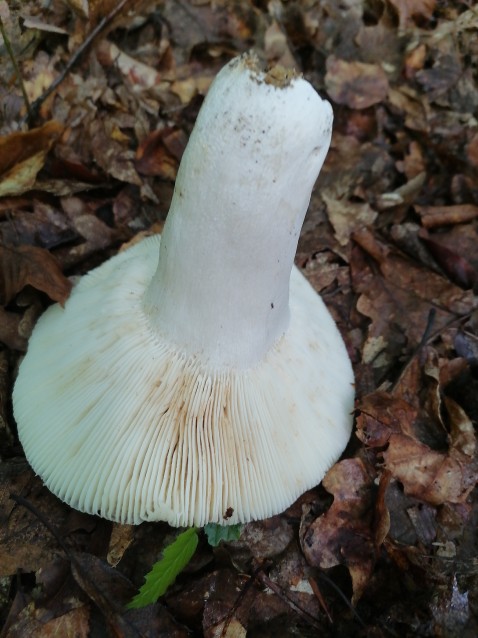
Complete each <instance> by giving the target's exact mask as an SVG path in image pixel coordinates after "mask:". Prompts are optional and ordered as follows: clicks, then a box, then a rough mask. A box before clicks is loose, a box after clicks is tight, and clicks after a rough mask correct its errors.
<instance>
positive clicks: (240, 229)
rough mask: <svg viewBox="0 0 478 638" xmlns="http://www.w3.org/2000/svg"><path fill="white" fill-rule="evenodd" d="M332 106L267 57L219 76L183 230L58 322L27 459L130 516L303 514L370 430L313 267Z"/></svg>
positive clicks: (38, 331)
mask: <svg viewBox="0 0 478 638" xmlns="http://www.w3.org/2000/svg"><path fill="white" fill-rule="evenodd" d="M331 126H332V110H331V107H330V105H329V103H328V102H326V101H324V100H322V99H321V98H320V97H319V96H318V95H317V93H316V92H315V91H314V89H313V88H312V86H311V85H310V84H309V83H308V82H306V81H305V80H303V79H302V78H300V77H296V76H294V75H292V76H291V75H290V74H287V73H285V72H283V71H281V70H280V69H274V70H273V71H272V72H269V73H264V72H262V71H260V70H259V68H258V66H257V63H256V60H255V58H254V57H253V56H251V55H244V56H241V57H239V58H236V59H234V60H232V62H230V63H229V64H228V65H227V66H226V67H225V68H224V69H223V70H222V71H221V72H220V73H219V75H218V76H217V78H216V79H215V81H214V82H213V84H212V86H211V88H210V90H209V93H208V95H207V97H206V100H205V102H204V105H203V107H202V109H201V112H200V114H199V116H198V119H197V122H196V126H195V128H194V130H193V132H192V135H191V138H190V141H189V144H188V147H187V149H186V151H185V154H184V157H183V160H182V162H181V167H180V170H179V173H178V177H177V182H176V188H175V193H174V197H173V201H172V204H171V209H170V212H169V215H168V219H167V222H166V225H165V229H164V234H163V236H162V238H161V239H160V237H159V236H155V237H151V238H148V239H145V240H143V241H142V242H140V243H138V244H137V245H135V246H133V247H132V248H129V249H128V250H126V251H124V252H122V253H120V254H118V255H117V256H115V257H113V258H112V259H110V260H109V261H107V262H106V263H104V264H103V265H102V266H100V267H99V268H96V269H95V270H93V271H92V272H91V273H89V274H88V275H86V276H85V277H83V278H82V279H81V280H80V282H79V283H78V285H77V286H76V287H75V288H74V289H73V292H72V294H71V297H70V298H69V300H68V301H67V303H66V305H65V307H64V308H62V307H60V306H59V305H55V306H52V307H51V308H49V309H48V310H47V311H46V312H45V314H44V315H43V316H42V317H41V318H40V320H39V321H38V324H37V325H36V327H35V330H34V332H33V335H32V337H31V339H30V343H29V348H28V352H27V354H26V356H25V358H24V360H23V362H22V364H21V366H20V371H19V375H18V379H17V381H16V385H15V389H14V394H13V401H14V411H15V417H16V420H17V422H18V432H19V436H20V440H21V442H22V444H23V447H24V449H25V453H26V456H27V458H28V460H29V462H30V463H31V465H32V467H33V469H34V470H35V472H37V473H38V474H39V475H40V476H41V478H42V479H43V481H44V482H45V483H46V485H47V486H48V488H49V489H50V490H51V491H52V492H53V493H54V494H56V495H57V496H58V497H59V498H61V499H62V500H64V501H66V502H67V503H69V504H70V505H71V506H72V507H74V508H76V509H79V510H81V511H84V512H89V513H97V514H99V515H101V516H104V517H105V518H108V519H112V520H115V521H120V522H123V523H140V522H141V521H156V520H164V521H167V522H168V523H170V524H172V525H176V526H187V525H197V526H202V525H204V524H205V523H208V522H216V523H223V524H224V523H237V522H246V521H250V520H254V519H260V518H265V517H268V516H271V515H273V514H276V513H278V512H281V511H283V510H284V509H285V508H286V507H287V506H288V505H290V504H291V503H292V502H293V501H294V500H295V499H296V498H297V497H298V496H299V495H300V494H301V493H303V492H304V491H305V490H307V489H308V488H310V487H313V486H314V485H316V484H318V483H319V482H320V481H321V479H322V477H323V475H324V474H325V472H326V471H327V469H328V468H329V467H330V466H331V465H332V464H333V463H334V462H335V461H336V460H337V458H338V457H339V456H340V454H341V453H342V451H343V449H344V447H345V445H346V444H347V441H348V439H349V436H350V431H351V424H352V418H351V412H352V409H353V397H354V390H353V374H352V370H351V366H350V362H349V358H348V356H347V352H346V350H345V347H344V344H343V342H342V339H341V337H340V335H339V332H338V330H337V328H336V326H335V324H334V322H333V320H332V318H331V317H330V315H329V313H328V311H327V309H326V308H325V306H324V304H323V302H322V300H321V299H320V297H319V296H318V295H317V294H316V293H315V291H314V290H313V289H312V287H311V286H310V285H309V283H308V282H307V281H306V279H305V278H304V277H303V276H302V274H301V273H300V272H299V271H298V270H297V269H296V268H295V266H293V259H294V254H295V250H296V247H297V241H298V237H299V232H300V228H301V225H302V222H303V219H304V215H305V212H306V209H307V206H308V203H309V200H310V194H311V190H312V187H313V184H314V182H315V180H316V177H317V175H318V173H319V171H320V168H321V166H322V163H323V161H324V158H325V155H326V153H327V150H328V147H329V142H330V135H331Z"/></svg>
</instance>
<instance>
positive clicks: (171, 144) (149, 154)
mask: <svg viewBox="0 0 478 638" xmlns="http://www.w3.org/2000/svg"><path fill="white" fill-rule="evenodd" d="M186 144H187V136H186V134H185V133H184V131H182V130H181V129H173V128H170V127H168V128H165V129H162V130H158V131H153V132H152V133H150V134H149V135H148V136H147V137H145V139H144V140H143V141H142V142H141V144H140V145H139V146H138V149H137V151H136V160H135V167H136V170H137V171H138V173H140V174H141V175H157V176H158V177H162V178H163V179H170V180H174V179H176V173H177V172H178V167H179V161H180V159H181V157H182V154H183V152H184V149H185V148H186Z"/></svg>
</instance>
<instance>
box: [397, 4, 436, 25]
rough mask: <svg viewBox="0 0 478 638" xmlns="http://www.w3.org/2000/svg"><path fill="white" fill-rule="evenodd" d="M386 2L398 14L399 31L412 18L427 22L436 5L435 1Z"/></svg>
mask: <svg viewBox="0 0 478 638" xmlns="http://www.w3.org/2000/svg"><path fill="white" fill-rule="evenodd" d="M388 2H389V3H390V4H391V5H392V6H393V7H394V8H395V9H396V11H397V13H398V16H399V20H400V28H401V29H404V28H405V27H406V26H407V25H408V23H409V22H410V20H412V19H413V18H414V17H422V18H426V19H428V20H429V19H430V18H431V17H432V15H433V10H434V9H435V5H436V0H388Z"/></svg>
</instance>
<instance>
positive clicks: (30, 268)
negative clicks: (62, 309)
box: [0, 246, 72, 305]
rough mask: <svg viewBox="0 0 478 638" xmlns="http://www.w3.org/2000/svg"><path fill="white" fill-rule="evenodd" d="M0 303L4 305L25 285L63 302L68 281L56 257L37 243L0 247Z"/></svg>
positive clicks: (68, 292) (66, 295)
mask: <svg viewBox="0 0 478 638" xmlns="http://www.w3.org/2000/svg"><path fill="white" fill-rule="evenodd" d="M0 265H1V268H0V302H1V303H4V304H7V303H8V302H9V301H11V300H12V299H13V297H14V296H15V295H16V294H17V293H18V292H20V290H21V289H22V288H24V287H25V286H26V285H30V286H33V288H36V289H37V290H41V291H42V292H45V293H46V294H47V295H48V296H49V297H50V299H53V301H58V302H59V303H61V304H62V305H63V304H64V303H65V301H66V300H67V299H68V295H69V294H70V291H71V286H72V284H71V282H70V281H69V280H68V279H67V278H66V277H65V276H64V274H63V273H62V272H61V270H60V267H59V266H58V263H57V261H56V259H55V258H54V257H53V255H52V254H51V253H49V252H48V251H47V250H45V249H44V248H38V247H36V246H19V247H18V248H15V247H7V246H0Z"/></svg>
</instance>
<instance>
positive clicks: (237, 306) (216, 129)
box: [145, 55, 332, 368]
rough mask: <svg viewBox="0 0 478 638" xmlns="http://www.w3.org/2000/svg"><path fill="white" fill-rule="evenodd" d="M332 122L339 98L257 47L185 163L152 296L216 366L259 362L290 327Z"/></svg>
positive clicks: (218, 98) (230, 71)
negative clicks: (333, 102)
mask: <svg viewBox="0 0 478 638" xmlns="http://www.w3.org/2000/svg"><path fill="white" fill-rule="evenodd" d="M276 75H277V74H276ZM274 77H275V76H274ZM331 127H332V109H331V107H330V104H329V103H328V102H326V101H325V100H322V99H321V98H320V97H319V96H318V94H317V93H316V92H315V91H314V89H313V88H312V86H311V85H310V84H308V83H307V82H306V81H305V80H303V79H301V78H300V77H293V78H292V79H291V80H290V81H289V80H287V81H283V82H280V81H275V82H272V81H271V79H270V75H268V74H266V73H264V72H262V71H260V70H259V68H258V66H257V63H256V61H255V59H254V58H253V57H252V56H250V55H244V56H241V57H240V58H236V59H234V60H233V61H232V62H231V63H230V64H228V65H227V66H226V67H225V68H224V69H223V70H222V71H221V72H220V73H219V75H218V76H217V78H216V79H215V81H214V83H213V85H212V86H211V89H210V91H209V93H208V95H207V97H206V100H205V103H204V105H203V108H202V109H201V112H200V114H199V116H198V119H197V122H196V125H195V127H194V130H193V132H192V134H191V137H190V140H189V144H188V146H187V149H186V151H185V154H184V156H183V159H182V162H181V167H180V170H179V173H178V177H177V181H176V188H175V192H174V197H173V201H172V205H171V208H170V211H169V214H168V219H167V222H166V225H165V228H164V232H163V236H162V240H161V251H160V256H159V265H158V269H157V271H156V274H155V276H154V278H153V281H152V283H151V284H150V286H149V289H148V291H147V294H146V298H145V309H146V312H147V314H148V316H149V319H150V323H151V325H152V326H153V328H154V330H155V331H157V333H158V335H159V336H160V337H161V338H162V339H166V340H168V341H170V342H172V343H174V344H175V345H177V346H179V347H180V348H181V349H183V350H184V351H185V353H186V354H188V355H191V354H193V355H200V356H201V357H202V358H203V360H207V361H209V363H210V364H211V365H212V366H213V367H216V366H217V367H223V366H224V367H235V368H247V367H249V366H251V365H254V364H256V363H257V362H258V361H259V360H260V359H261V358H262V357H263V356H264V354H265V353H266V352H267V351H268V350H269V349H270V348H271V346H272V345H273V344H274V343H275V342H276V341H278V339H280V337H281V336H282V335H283V334H284V333H285V331H286V330H287V327H288V325H289V280H290V274H291V269H292V265H293V260H294V255H295V251H296V248H297V241H298V238H299V233H300V229H301V226H302V223H303V220H304V216H305V213H306V210H307V206H308V204H309V201H310V195H311V191H312V187H313V185H314V182H315V180H316V178H317V174H318V173H319V171H320V169H321V167H322V164H323V161H324V158H325V155H326V153H327V150H328V147H329V143H330V136H331ZM199 326H200V328H199Z"/></svg>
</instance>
